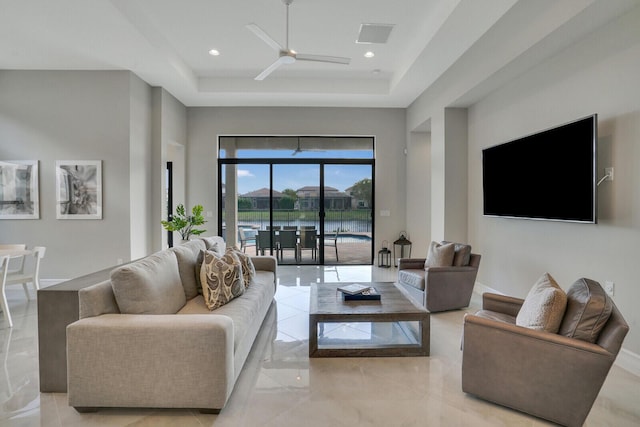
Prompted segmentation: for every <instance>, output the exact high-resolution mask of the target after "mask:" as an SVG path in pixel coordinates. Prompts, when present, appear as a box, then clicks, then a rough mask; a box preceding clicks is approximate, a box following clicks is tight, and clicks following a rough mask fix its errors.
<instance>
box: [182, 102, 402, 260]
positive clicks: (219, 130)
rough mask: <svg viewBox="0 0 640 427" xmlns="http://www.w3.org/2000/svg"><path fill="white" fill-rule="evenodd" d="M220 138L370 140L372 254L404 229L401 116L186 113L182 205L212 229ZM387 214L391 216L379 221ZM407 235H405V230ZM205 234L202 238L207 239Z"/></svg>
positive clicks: (318, 111)
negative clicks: (201, 214) (196, 210)
mask: <svg viewBox="0 0 640 427" xmlns="http://www.w3.org/2000/svg"><path fill="white" fill-rule="evenodd" d="M220 134H245V135H246V134H250V135H262V134H282V135H373V136H375V138H376V219H375V221H376V242H375V243H374V245H375V246H374V248H375V249H376V252H377V250H378V249H380V244H381V243H382V240H388V241H390V242H393V241H394V240H396V239H397V238H398V233H399V232H400V231H401V230H404V228H405V226H406V225H405V224H406V210H405V206H406V204H405V180H406V175H405V173H406V172H405V171H406V165H405V161H406V158H405V155H404V148H405V141H406V133H405V110H404V109H364V108H284V107H283V108H279V107H268V108H261V107H256V108H206V107H200V108H189V109H188V135H189V150H188V160H187V166H188V172H187V183H188V184H187V189H188V190H187V201H188V203H189V205H190V206H191V205H193V204H196V203H200V204H202V205H203V206H204V210H205V211H212V212H213V213H214V217H212V218H207V219H208V220H209V223H208V224H207V229H208V231H209V232H212V233H214V232H215V230H216V227H217V226H216V224H217V203H218V202H217V195H216V191H217V185H218V184H217V176H216V175H217V169H216V168H217V166H216V161H217V160H216V159H217V139H216V138H217V136H218V135H220ZM381 210H389V211H390V212H391V216H388V217H382V216H380V211H381ZM408 231H409V232H411V230H408ZM207 234H208V233H207Z"/></svg>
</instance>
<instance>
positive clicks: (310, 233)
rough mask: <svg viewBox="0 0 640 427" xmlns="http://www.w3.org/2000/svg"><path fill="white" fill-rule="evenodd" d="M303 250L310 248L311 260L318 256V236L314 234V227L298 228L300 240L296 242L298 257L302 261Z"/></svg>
mask: <svg viewBox="0 0 640 427" xmlns="http://www.w3.org/2000/svg"><path fill="white" fill-rule="evenodd" d="M303 250H310V251H311V259H313V260H315V259H316V258H317V257H318V236H316V229H315V228H313V229H309V230H307V229H303V230H300V242H299V243H298V259H299V260H300V261H302V251H303Z"/></svg>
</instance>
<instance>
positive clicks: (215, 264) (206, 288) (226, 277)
mask: <svg viewBox="0 0 640 427" xmlns="http://www.w3.org/2000/svg"><path fill="white" fill-rule="evenodd" d="M200 281H201V282H202V296H203V297H204V302H205V304H206V305H207V308H209V310H215V309H216V308H218V307H221V306H223V305H225V304H226V303H228V302H229V301H231V300H232V299H234V298H236V297H239V296H240V295H242V294H243V293H244V289H245V288H244V279H243V278H242V264H241V263H240V259H238V257H237V256H236V255H235V254H233V253H229V252H227V253H225V254H224V255H223V256H221V257H220V256H218V255H217V254H216V253H215V252H213V251H205V252H204V261H203V263H202V268H201V270H200Z"/></svg>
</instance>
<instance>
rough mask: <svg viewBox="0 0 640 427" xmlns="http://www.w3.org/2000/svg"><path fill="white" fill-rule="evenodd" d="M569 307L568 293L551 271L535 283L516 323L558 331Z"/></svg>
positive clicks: (540, 329)
mask: <svg viewBox="0 0 640 427" xmlns="http://www.w3.org/2000/svg"><path fill="white" fill-rule="evenodd" d="M566 307H567V294H566V293H565V292H564V291H563V290H562V288H561V287H560V286H558V284H557V283H556V281H555V280H554V279H553V277H551V275H550V274H549V273H545V274H543V275H542V277H540V278H539V279H538V281H537V282H536V283H535V284H534V285H533V287H532V288H531V290H530V291H529V293H528V294H527V296H526V298H525V299H524V303H523V304H522V307H521V308H520V311H519V312H518V316H517V317H516V325H518V326H524V327H525V328H530V329H536V330H538V331H546V332H551V333H554V334H555V333H556V332H558V329H559V328H560V324H561V323H562V317H563V316H564V311H565V309H566Z"/></svg>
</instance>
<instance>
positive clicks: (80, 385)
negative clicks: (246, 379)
mask: <svg viewBox="0 0 640 427" xmlns="http://www.w3.org/2000/svg"><path fill="white" fill-rule="evenodd" d="M233 358H234V337H233V321H232V320H231V318H229V317H227V316H223V315H216V314H192V315H185V316H179V315H173V314H169V315H129V314H105V315H102V316H97V317H90V318H86V319H81V320H78V321H76V322H74V323H72V324H71V325H69V326H68V327H67V367H68V399H69V405H70V406H74V407H119V406H127V407H130V406H135V407H167V408H206V409H220V408H222V407H223V406H224V404H225V403H226V400H227V398H228V397H229V395H230V394H231V390H232V389H233V384H234V377H235V373H234V359H233ZM166 384H172V387H170V388H167V387H165V385H166Z"/></svg>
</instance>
